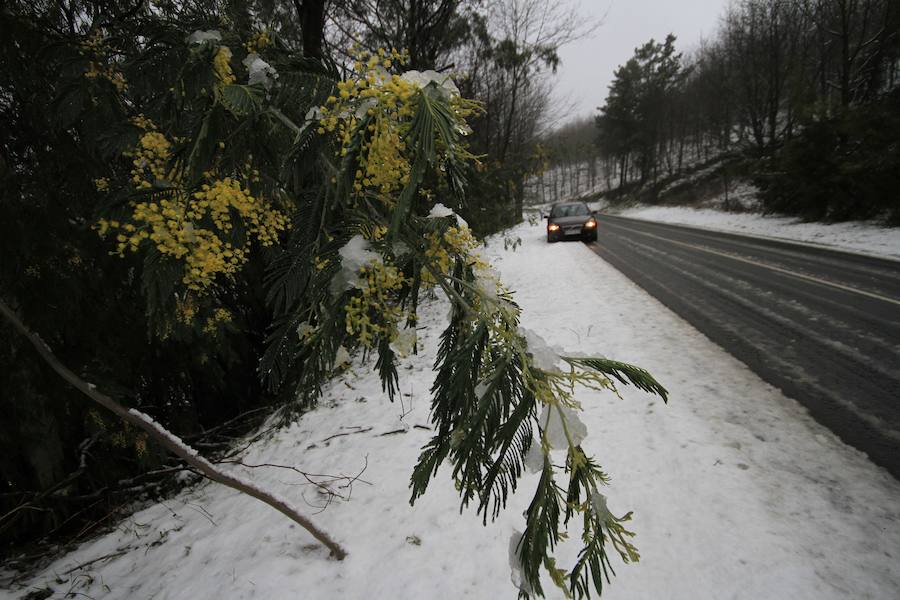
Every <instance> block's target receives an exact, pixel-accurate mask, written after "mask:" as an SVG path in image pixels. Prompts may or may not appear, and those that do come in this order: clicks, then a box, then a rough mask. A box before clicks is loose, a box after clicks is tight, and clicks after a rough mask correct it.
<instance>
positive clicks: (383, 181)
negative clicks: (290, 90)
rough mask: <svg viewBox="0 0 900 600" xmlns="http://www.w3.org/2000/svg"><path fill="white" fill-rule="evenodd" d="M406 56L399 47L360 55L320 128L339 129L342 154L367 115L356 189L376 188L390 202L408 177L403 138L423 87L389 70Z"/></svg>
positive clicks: (332, 99)
mask: <svg viewBox="0 0 900 600" xmlns="http://www.w3.org/2000/svg"><path fill="white" fill-rule="evenodd" d="M404 61H405V57H404V55H403V54H401V53H400V52H397V51H396V50H391V52H390V53H388V52H386V51H385V50H383V49H382V50H379V51H378V54H374V55H368V54H366V53H360V54H358V55H357V56H356V61H355V63H354V68H355V72H356V76H355V77H352V78H350V79H348V80H346V81H340V82H338V84H337V90H338V94H337V96H330V97H329V98H328V100H327V101H326V105H325V106H323V107H321V108H320V110H321V113H322V116H321V119H320V124H319V125H320V126H319V129H318V131H319V133H320V134H324V133H336V134H337V136H338V139H339V140H340V142H341V149H340V151H339V154H340V156H346V155H347V153H348V152H349V148H350V145H351V143H352V140H353V134H354V132H355V131H356V129H357V127H358V126H359V124H360V119H368V121H369V122H368V126H367V127H368V131H367V132H366V133H367V134H368V135H366V136H365V139H364V141H363V143H362V144H361V147H360V148H359V154H358V156H357V157H356V158H357V161H358V164H359V169H357V171H356V173H355V177H354V183H353V188H354V191H355V193H356V194H357V195H358V196H362V195H363V194H365V193H374V194H376V195H377V196H378V197H380V198H381V199H383V200H385V201H388V202H390V201H391V197H392V195H393V194H395V193H396V192H397V191H398V190H400V189H401V188H402V187H403V186H405V185H406V184H407V183H408V182H409V172H410V164H409V160H408V158H407V157H406V155H405V151H406V144H405V142H404V139H405V137H406V133H407V132H408V131H409V122H410V118H411V117H412V115H413V114H414V112H415V103H416V94H417V93H418V91H419V90H418V88H417V87H416V86H415V85H414V84H413V83H411V82H408V81H406V80H404V79H402V78H401V77H400V76H399V75H389V74H388V72H387V69H388V68H390V67H391V66H392V65H393V64H394V63H402V62H404Z"/></svg>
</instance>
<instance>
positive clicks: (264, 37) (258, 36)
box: [244, 29, 272, 54]
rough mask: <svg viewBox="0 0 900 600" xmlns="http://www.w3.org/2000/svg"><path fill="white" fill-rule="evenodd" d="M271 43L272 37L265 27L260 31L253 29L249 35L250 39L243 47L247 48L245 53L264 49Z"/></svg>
mask: <svg viewBox="0 0 900 600" xmlns="http://www.w3.org/2000/svg"><path fill="white" fill-rule="evenodd" d="M271 45H272V38H271V37H270V36H269V31H268V30H266V29H262V30H260V31H255V32H254V33H253V35H251V36H250V40H248V41H247V43H246V44H244V48H246V49H247V53H248V54H250V53H253V52H257V53H258V52H259V51H261V50H264V49H266V48H268V47H269V46H271Z"/></svg>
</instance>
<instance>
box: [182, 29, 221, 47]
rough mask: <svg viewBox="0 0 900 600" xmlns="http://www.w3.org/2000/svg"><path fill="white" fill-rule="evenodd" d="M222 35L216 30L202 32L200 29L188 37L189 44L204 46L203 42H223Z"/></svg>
mask: <svg viewBox="0 0 900 600" xmlns="http://www.w3.org/2000/svg"><path fill="white" fill-rule="evenodd" d="M221 41H222V34H221V33H219V31H218V30H216V29H210V30H208V31H200V30H199V29H198V30H197V31H195V32H194V33H192V34H191V35H189V36H188V37H187V43H188V44H202V43H203V42H221Z"/></svg>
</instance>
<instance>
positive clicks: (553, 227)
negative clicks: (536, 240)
mask: <svg viewBox="0 0 900 600" xmlns="http://www.w3.org/2000/svg"><path fill="white" fill-rule="evenodd" d="M547 231H559V225H557V224H556V223H550V224H549V225H547Z"/></svg>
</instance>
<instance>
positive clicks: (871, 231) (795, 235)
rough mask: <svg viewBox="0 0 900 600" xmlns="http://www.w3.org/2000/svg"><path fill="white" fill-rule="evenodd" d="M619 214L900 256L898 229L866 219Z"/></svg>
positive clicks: (668, 210)
mask: <svg viewBox="0 0 900 600" xmlns="http://www.w3.org/2000/svg"><path fill="white" fill-rule="evenodd" d="M615 214H618V215H619V216H622V217H629V218H632V219H643V220H647V221H659V222H661V223H674V224H679V225H690V226H692V227H703V228H707V229H715V230H718V231H726V232H730V233H740V234H745V235H756V236H766V237H774V238H781V239H785V240H791V241H797V242H804V243H810V244H820V245H823V246H833V247H834V248H836V249H839V250H850V251H853V252H863V253H866V254H874V255H878V256H886V257H892V258H900V228H898V227H882V226H880V225H877V224H875V223H872V222H870V221H848V222H845V223H832V224H824V223H804V222H802V221H800V220H798V219H795V218H793V217H776V216H764V215H760V214H756V213H729V212H723V211H721V210H715V209H709V208H688V207H684V206H637V207H632V208H626V209H623V210H621V211H617V212H615Z"/></svg>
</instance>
